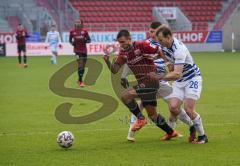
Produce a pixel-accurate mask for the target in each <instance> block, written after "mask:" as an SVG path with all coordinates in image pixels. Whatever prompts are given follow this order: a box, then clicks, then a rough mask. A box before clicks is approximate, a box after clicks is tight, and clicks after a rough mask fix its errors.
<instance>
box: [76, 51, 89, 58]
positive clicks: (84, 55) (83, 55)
mask: <svg viewBox="0 0 240 166" xmlns="http://www.w3.org/2000/svg"><path fill="white" fill-rule="evenodd" d="M75 54H76V56H77V59H87V54H85V53H80V52H76V53H75Z"/></svg>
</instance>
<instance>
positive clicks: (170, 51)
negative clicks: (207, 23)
mask: <svg viewBox="0 0 240 166" xmlns="http://www.w3.org/2000/svg"><path fill="white" fill-rule="evenodd" d="M162 51H163V53H164V54H165V56H166V58H167V59H168V60H169V61H170V62H171V63H172V64H176V65H177V64H183V65H184V66H183V73H182V76H181V78H179V79H178V80H176V81H177V82H184V81H187V80H190V79H192V78H193V77H195V76H200V75H201V73H200V70H199V68H198V67H197V65H196V64H195V63H194V60H193V58H192V56H191V54H190V52H189V50H188V49H187V47H186V46H185V45H184V44H183V43H182V42H181V41H179V40H177V39H176V38H173V43H172V46H171V48H166V47H163V48H162Z"/></svg>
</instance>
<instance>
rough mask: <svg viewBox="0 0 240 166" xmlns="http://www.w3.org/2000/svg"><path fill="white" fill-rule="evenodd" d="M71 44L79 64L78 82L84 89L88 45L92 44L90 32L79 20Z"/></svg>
mask: <svg viewBox="0 0 240 166" xmlns="http://www.w3.org/2000/svg"><path fill="white" fill-rule="evenodd" d="M69 42H70V43H71V44H72V45H73V47H74V53H75V54H76V56H77V63H78V81H77V84H78V85H79V86H80V87H84V86H85V85H84V82H83V75H84V68H85V64H86V61H87V43H90V42H91V39H90V37H89V34H88V31H87V30H85V29H83V21H82V20H77V21H76V22H75V28H74V29H73V30H71V31H70V36H69Z"/></svg>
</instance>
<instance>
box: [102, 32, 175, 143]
mask: <svg viewBox="0 0 240 166" xmlns="http://www.w3.org/2000/svg"><path fill="white" fill-rule="evenodd" d="M117 41H118V43H119V44H120V48H121V50H120V52H119V55H118V56H117V58H116V60H114V62H113V63H111V62H110V60H109V52H108V50H107V49H105V50H104V52H105V56H104V60H105V62H106V64H107V66H108V68H109V69H110V71H111V72H112V73H113V74H115V73H117V72H118V71H119V69H120V68H121V66H122V65H124V64H127V65H128V66H129V68H130V69H131V71H132V72H133V74H134V76H135V78H136V80H137V82H138V84H137V85H136V86H134V87H130V88H128V89H126V90H124V91H123V93H122V94H121V99H122V102H123V103H124V104H125V105H126V106H127V107H128V109H129V110H130V112H132V113H133V114H134V115H135V116H136V117H137V121H136V122H135V123H134V124H133V126H132V128H131V130H132V131H137V130H139V129H140V128H142V127H143V126H144V125H146V123H147V120H146V118H145V117H144V115H143V114H142V113H141V111H140V109H139V106H138V104H137V102H136V100H135V99H136V98H141V101H142V105H143V107H144V108H145V109H146V111H147V113H148V116H149V118H150V119H151V120H152V121H153V122H154V123H155V124H156V126H158V127H159V128H161V129H162V130H163V131H165V132H166V135H165V136H164V137H163V138H162V140H169V139H171V138H172V137H176V136H177V135H178V134H177V132H176V131H175V130H173V129H172V128H171V127H170V126H169V125H168V124H167V122H166V121H165V119H164V117H163V116H161V115H160V114H157V111H156V106H157V101H156V93H157V91H158V88H159V82H158V81H154V80H149V78H148V77H147V75H148V74H149V73H151V72H156V66H155V65H154V62H153V59H149V58H146V57H145V56H144V54H156V53H159V51H160V50H159V48H158V47H157V46H156V45H151V44H149V43H147V42H132V40H131V36H130V33H129V32H128V31H127V30H121V31H119V33H118V34H117Z"/></svg>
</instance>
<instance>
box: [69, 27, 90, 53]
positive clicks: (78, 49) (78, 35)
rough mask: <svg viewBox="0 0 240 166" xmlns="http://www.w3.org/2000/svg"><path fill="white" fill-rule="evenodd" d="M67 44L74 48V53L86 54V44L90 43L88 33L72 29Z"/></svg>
mask: <svg viewBox="0 0 240 166" xmlns="http://www.w3.org/2000/svg"><path fill="white" fill-rule="evenodd" d="M69 42H70V43H71V44H72V45H73V46H74V52H75V53H84V54H87V43H90V42H91V39H90V37H89V34H88V31H87V30H84V29H81V30H77V29H73V30H71V31H70V35H69Z"/></svg>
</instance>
